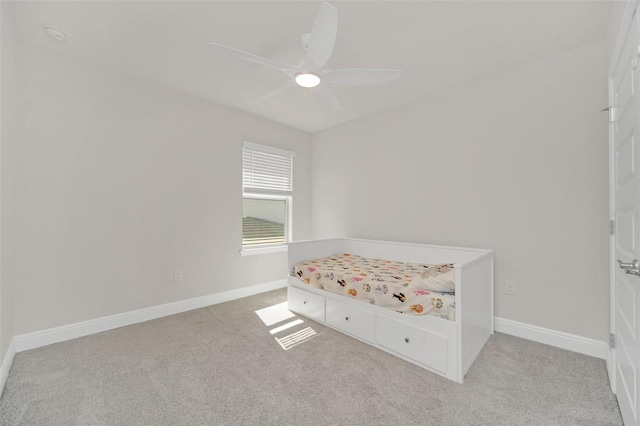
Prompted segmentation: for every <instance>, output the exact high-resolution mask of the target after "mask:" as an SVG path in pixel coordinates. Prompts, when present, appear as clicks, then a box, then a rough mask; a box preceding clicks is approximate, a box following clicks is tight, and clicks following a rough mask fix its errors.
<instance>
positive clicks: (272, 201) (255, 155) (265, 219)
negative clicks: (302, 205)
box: [242, 142, 294, 249]
mask: <svg viewBox="0 0 640 426" xmlns="http://www.w3.org/2000/svg"><path fill="white" fill-rule="evenodd" d="M293 156H294V153H293V152H290V151H285V150H283V149H278V148H272V147H269V146H265V145H258V144H255V143H251V142H245V143H244V144H243V146H242V198H243V200H242V248H243V249H245V248H258V247H270V246H277V245H284V244H286V243H287V242H288V241H289V236H290V233H291V232H290V229H291V228H290V227H291V219H290V218H291V195H292V193H293V185H292V181H293Z"/></svg>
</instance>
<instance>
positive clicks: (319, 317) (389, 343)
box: [288, 238, 493, 383]
mask: <svg viewBox="0 0 640 426" xmlns="http://www.w3.org/2000/svg"><path fill="white" fill-rule="evenodd" d="M345 252H349V253H352V254H358V255H360V256H366V257H373V258H381V259H388V260H396V261H401V262H422V263H454V268H455V272H456V295H455V300H456V319H455V321H451V320H447V319H443V318H439V317H436V316H413V315H406V314H400V313H397V312H395V311H392V310H389V309H384V308H381V307H379V306H376V305H371V304H368V303H364V302H362V301H360V300H354V299H351V298H348V297H344V296H341V295H338V294H334V293H330V292H327V291H323V290H319V289H315V288H312V287H310V286H307V285H306V284H305V283H304V282H302V281H301V280H300V279H298V278H297V277H293V276H290V277H289V285H288V304H289V309H290V310H291V311H293V312H296V313H298V314H300V315H303V316H306V317H308V318H310V319H313V320H315V321H318V322H321V323H323V324H325V325H327V326H329V327H331V328H334V329H336V330H338V331H341V332H343V333H345V334H348V335H350V336H352V337H355V338H357V339H360V340H362V341H364V342H366V343H368V344H370V345H372V346H374V347H377V348H379V349H381V350H384V351H386V352H389V353H391V354H393V355H395V356H397V357H399V358H402V359H405V360H407V361H409V362H412V363H414V364H416V365H419V366H421V367H423V368H425V369H427V370H429V371H432V372H434V373H436V374H439V375H442V376H444V377H447V378H449V379H451V380H454V381H457V382H460V383H462V379H463V377H464V374H465V373H466V372H467V370H468V369H469V367H470V366H471V364H472V363H473V361H474V359H475V358H476V356H477V355H478V354H479V353H480V350H481V349H482V347H483V346H484V344H485V343H486V341H487V339H488V338H489V336H490V335H491V334H492V333H493V252H492V251H491V250H479V249H466V248H457V247H443V246H430V245H422V244H408V243H394V242H387V241H371V240H359V239H350V238H337V239H330V240H318V241H301V242H295V243H291V244H289V269H290V270H291V268H292V267H293V265H295V264H296V263H298V262H301V261H304V260H310V259H318V258H321V257H327V256H331V255H335V254H338V253H345Z"/></svg>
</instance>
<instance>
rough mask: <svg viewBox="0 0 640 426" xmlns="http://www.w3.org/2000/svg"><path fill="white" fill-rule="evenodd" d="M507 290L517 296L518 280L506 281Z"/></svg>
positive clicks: (511, 294) (509, 293)
mask: <svg viewBox="0 0 640 426" xmlns="http://www.w3.org/2000/svg"><path fill="white" fill-rule="evenodd" d="M505 292H506V293H507V294H508V295H509V296H515V295H516V282H515V281H507V282H506V286H505Z"/></svg>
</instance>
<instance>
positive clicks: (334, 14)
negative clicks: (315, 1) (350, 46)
mask: <svg viewBox="0 0 640 426" xmlns="http://www.w3.org/2000/svg"><path fill="white" fill-rule="evenodd" d="M337 33H338V9H336V8H335V7H334V6H332V5H330V4H329V3H327V2H324V3H322V5H321V6H320V10H319V11H318V15H317V16H316V20H315V21H314V22H313V27H312V28H311V34H310V36H309V43H308V44H307V53H306V56H305V62H307V61H309V60H310V61H311V62H313V65H315V66H316V67H318V68H322V67H323V66H324V64H326V63H327V61H328V60H329V57H330V56H331V53H332V52H333V46H334V45H335V44H336V35H337Z"/></svg>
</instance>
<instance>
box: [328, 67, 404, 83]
mask: <svg viewBox="0 0 640 426" xmlns="http://www.w3.org/2000/svg"><path fill="white" fill-rule="evenodd" d="M401 75H402V71H400V70H381V69H366V68H346V69H341V70H331V71H325V72H323V73H322V81H326V82H330V83H335V84H345V85H349V86H364V85H367V84H377V83H385V82H387V81H391V80H395V79H397V78H399V77H400V76H401Z"/></svg>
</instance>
